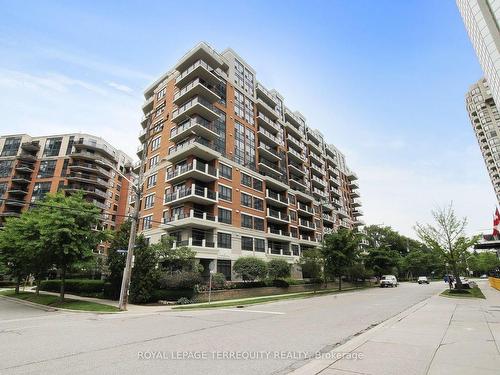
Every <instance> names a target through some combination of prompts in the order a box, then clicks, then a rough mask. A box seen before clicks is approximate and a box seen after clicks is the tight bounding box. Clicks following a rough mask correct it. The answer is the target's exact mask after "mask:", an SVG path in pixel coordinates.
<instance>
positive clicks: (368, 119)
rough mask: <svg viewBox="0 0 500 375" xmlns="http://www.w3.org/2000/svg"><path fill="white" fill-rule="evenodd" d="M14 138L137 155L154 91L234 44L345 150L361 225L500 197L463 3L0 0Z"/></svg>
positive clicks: (468, 210)
mask: <svg viewBox="0 0 500 375" xmlns="http://www.w3.org/2000/svg"><path fill="white" fill-rule="evenodd" d="M0 9H2V11H1V12H0V134H13V133H28V134H31V135H45V134H57V133H70V132H78V131H80V132H87V133H91V134H96V135H100V136H101V137H103V138H104V139H106V140H107V141H109V142H110V143H111V144H113V145H114V146H115V147H117V148H120V149H122V150H124V151H125V152H127V153H129V154H130V155H133V156H134V157H135V151H136V148H137V146H138V145H139V141H138V138H137V137H138V134H139V131H140V129H141V127H140V124H139V121H140V118H141V117H142V112H141V106H142V102H143V100H144V96H143V91H144V89H145V88H146V87H147V86H148V85H149V84H150V83H151V82H152V81H154V80H155V78H157V77H159V76H160V75H161V74H163V73H164V72H166V71H168V70H170V69H171V68H172V67H173V66H174V64H175V63H176V61H177V60H178V59H179V58H180V57H181V56H182V55H183V54H184V53H186V52H187V51H188V50H189V49H191V48H192V47H193V46H194V45H196V44H197V43H198V42H200V41H205V42H207V43H208V44H210V45H211V46H212V47H214V48H215V49H217V50H219V51H222V50H224V49H225V48H227V47H231V48H232V49H234V50H235V51H236V52H237V53H238V54H239V55H240V56H241V57H242V58H243V59H245V61H246V62H247V63H248V64H250V65H251V66H252V67H253V68H254V69H255V70H256V72H257V79H258V80H259V81H260V82H262V83H263V84H264V85H265V86H266V87H268V88H275V89H277V90H278V91H279V92H280V93H281V94H282V95H283V96H284V97H285V104H286V105H287V106H288V107H289V108H291V109H294V110H299V111H300V112H301V113H302V114H304V115H305V117H306V118H307V122H308V124H309V126H311V127H313V128H316V129H319V130H320V131H321V132H322V133H323V134H324V136H325V138H326V139H327V140H328V142H329V143H333V144H335V145H336V146H337V147H338V148H339V149H340V150H342V151H343V152H344V153H345V155H346V158H347V162H348V164H349V166H350V167H351V168H352V169H353V170H354V171H355V172H356V173H357V174H358V176H359V183H360V193H361V200H362V203H363V207H362V210H363V212H364V217H363V220H364V221H365V222H366V223H367V224H384V225H389V226H391V227H393V228H394V229H396V230H398V231H400V232H401V233H402V234H405V235H409V236H411V237H415V232H414V230H413V227H414V225H415V223H416V222H420V223H426V222H430V221H431V220H432V217H431V210H432V209H436V208H437V207H443V206H446V205H448V204H450V202H453V206H454V208H455V210H456V212H457V214H458V215H459V216H462V217H467V218H468V222H469V225H468V232H469V233H476V232H477V231H482V230H489V228H491V226H492V216H493V212H494V209H495V205H496V198H495V195H494V192H493V188H492V186H491V183H490V180H489V177H488V174H487V171H486V167H485V165H484V162H483V159H482V156H481V153H480V150H479V146H478V145H477V141H476V138H475V136H474V132H473V130H472V127H471V125H470V122H469V119H468V116H467V112H466V110H465V104H464V100H465V99H464V98H465V94H466V92H467V90H468V88H469V86H470V85H471V84H473V83H475V82H476V81H478V80H479V79H480V78H481V76H482V71H481V68H480V66H479V64H478V60H477V58H476V55H475V53H474V50H473V49H472V45H471V43H470V41H469V39H468V36H467V33H466V31H465V28H464V25H463V22H462V20H461V18H460V14H459V11H458V9H457V7H456V5H455V2H454V1H452V0H405V1H400V0H378V1H373V0H350V1H347V0H329V1H328V0H323V1H319V0H312V1H311V0H309V1H306V0H304V1H298V0H289V1H285V0H282V1H278V0H274V1H273V0H267V1H257V0H248V1H234V0H233V1H219V0H217V1H212V2H207V1H197V0H190V1H148V2H147V3H145V2H143V1H114V2H113V1H105V2H104V1H48V0H47V1H22V2H21V1H7V0H0Z"/></svg>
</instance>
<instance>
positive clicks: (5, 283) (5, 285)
mask: <svg viewBox="0 0 500 375" xmlns="http://www.w3.org/2000/svg"><path fill="white" fill-rule="evenodd" d="M11 286H16V282H15V281H8V280H0V288H8V287H11Z"/></svg>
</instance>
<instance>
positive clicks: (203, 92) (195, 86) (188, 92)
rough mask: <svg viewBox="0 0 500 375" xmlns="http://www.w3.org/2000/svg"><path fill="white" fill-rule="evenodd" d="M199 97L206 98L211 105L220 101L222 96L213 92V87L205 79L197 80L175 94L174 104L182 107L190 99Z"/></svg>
mask: <svg viewBox="0 0 500 375" xmlns="http://www.w3.org/2000/svg"><path fill="white" fill-rule="evenodd" d="M197 95H200V96H202V97H203V98H206V99H207V100H208V101H209V102H211V103H214V102H216V101H218V100H220V96H219V95H217V94H216V93H215V92H214V91H213V86H211V85H210V84H208V83H207V82H205V81H204V80H203V79H200V78H196V79H194V80H193V81H191V82H190V83H189V84H188V85H186V86H184V87H183V88H182V89H181V90H179V91H177V92H176V93H175V94H174V104H175V105H180V104H182V103H184V102H185V101H186V100H187V99H189V98H190V97H193V96H197Z"/></svg>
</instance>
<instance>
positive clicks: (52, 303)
mask: <svg viewBox="0 0 500 375" xmlns="http://www.w3.org/2000/svg"><path fill="white" fill-rule="evenodd" d="M0 295H2V296H7V297H12V298H18V299H22V300H24V301H28V302H33V303H38V304H39V305H44V306H49V307H58V308H62V309H71V310H82V311H97V312H117V311H120V310H119V309H118V308H117V307H115V306H110V305H104V304H102V303H96V302H90V301H78V300H74V299H68V298H66V299H65V300H64V302H62V303H61V302H60V301H59V296H53V295H50V294H43V293H40V295H38V296H37V295H36V294H35V293H31V292H19V294H16V293H15V291H14V290H4V291H1V292H0Z"/></svg>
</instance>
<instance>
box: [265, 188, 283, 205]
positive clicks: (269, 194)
mask: <svg viewBox="0 0 500 375" xmlns="http://www.w3.org/2000/svg"><path fill="white" fill-rule="evenodd" d="M266 198H270V199H274V200H275V201H279V202H281V203H284V204H286V205H288V198H287V197H285V196H284V195H281V194H278V193H276V192H274V191H271V190H269V189H266Z"/></svg>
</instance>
